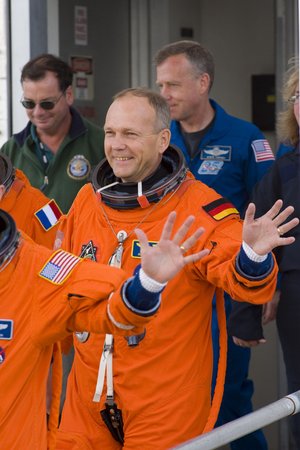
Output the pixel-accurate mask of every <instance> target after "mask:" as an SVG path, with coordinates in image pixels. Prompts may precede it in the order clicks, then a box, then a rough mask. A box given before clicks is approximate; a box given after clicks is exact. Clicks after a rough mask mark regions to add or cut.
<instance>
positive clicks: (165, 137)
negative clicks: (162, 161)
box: [158, 128, 171, 154]
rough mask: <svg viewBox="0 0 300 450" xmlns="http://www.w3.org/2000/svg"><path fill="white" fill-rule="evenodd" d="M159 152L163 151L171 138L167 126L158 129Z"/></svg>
mask: <svg viewBox="0 0 300 450" xmlns="http://www.w3.org/2000/svg"><path fill="white" fill-rule="evenodd" d="M158 139H159V141H158V142H159V148H160V150H159V153H161V154H162V153H164V152H165V151H166V150H167V148H168V147H169V145H170V139H171V131H170V130H169V129H168V128H164V129H163V130H161V131H160V133H159V136H158Z"/></svg>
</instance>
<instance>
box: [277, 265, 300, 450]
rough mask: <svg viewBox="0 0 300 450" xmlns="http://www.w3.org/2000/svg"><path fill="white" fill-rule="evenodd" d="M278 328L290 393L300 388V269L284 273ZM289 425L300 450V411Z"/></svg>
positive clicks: (278, 312)
mask: <svg viewBox="0 0 300 450" xmlns="http://www.w3.org/2000/svg"><path fill="white" fill-rule="evenodd" d="M276 321H277V328H278V333H279V339H280V343H281V347H282V351H283V357H284V363H285V370H286V376H287V384H288V393H289V394H291V393H293V392H295V391H298V390H299V389H300V271H299V272H296V271H295V272H287V273H285V274H283V275H282V280H281V296H280V302H279V305H278V310H277V318H276ZM288 421H289V426H290V429H291V432H292V434H293V438H294V440H295V443H296V446H297V447H296V448H297V450H300V413H298V414H296V415H294V416H291V417H290V418H289V419H288Z"/></svg>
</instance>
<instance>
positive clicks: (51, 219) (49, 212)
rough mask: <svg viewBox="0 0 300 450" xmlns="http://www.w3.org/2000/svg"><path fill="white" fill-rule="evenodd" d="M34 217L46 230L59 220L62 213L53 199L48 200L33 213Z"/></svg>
mask: <svg viewBox="0 0 300 450" xmlns="http://www.w3.org/2000/svg"><path fill="white" fill-rule="evenodd" d="M34 215H35V217H36V218H37V219H38V221H39V222H40V224H41V225H42V227H43V228H44V230H46V231H48V230H50V228H52V227H54V225H55V224H56V223H57V221H58V220H59V218H60V216H61V215H62V212H61V210H60V209H59V206H58V204H57V203H56V201H55V200H50V202H48V203H47V204H46V205H45V206H43V207H42V208H41V209H39V210H38V211H37V212H36V213H34Z"/></svg>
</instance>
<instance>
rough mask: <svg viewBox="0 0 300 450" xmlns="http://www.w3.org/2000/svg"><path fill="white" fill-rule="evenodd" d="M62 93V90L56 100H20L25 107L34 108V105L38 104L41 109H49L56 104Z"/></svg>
mask: <svg viewBox="0 0 300 450" xmlns="http://www.w3.org/2000/svg"><path fill="white" fill-rule="evenodd" d="M63 95H64V92H63V93H62V94H61V95H60V96H59V97H58V98H57V99H56V100H43V101H41V102H39V103H36V102H34V101H33V100H24V99H23V100H21V103H22V105H23V106H24V108H25V109H34V108H35V107H36V105H39V106H40V107H41V108H42V109H45V110H46V111H50V110H51V109H53V108H54V107H55V105H56V103H58V102H59V100H60V99H61V98H62V96H63Z"/></svg>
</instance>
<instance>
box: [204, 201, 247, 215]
mask: <svg viewBox="0 0 300 450" xmlns="http://www.w3.org/2000/svg"><path fill="white" fill-rule="evenodd" d="M203 209H204V211H206V212H207V214H209V215H210V216H211V217H212V218H213V219H215V220H222V219H224V218H225V217H227V216H230V215H231V214H239V212H238V210H237V209H236V208H235V207H234V206H233V204H232V203H230V202H229V201H228V200H227V198H225V197H222V198H218V200H215V201H214V202H211V203H209V204H208V205H205V206H203Z"/></svg>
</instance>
